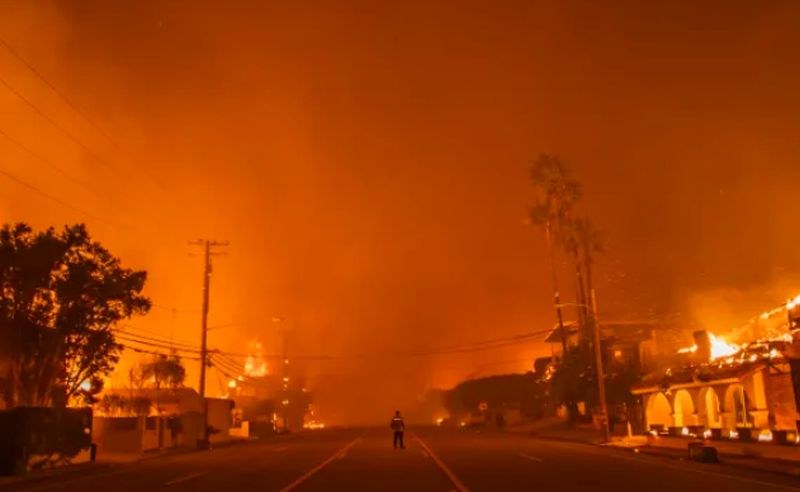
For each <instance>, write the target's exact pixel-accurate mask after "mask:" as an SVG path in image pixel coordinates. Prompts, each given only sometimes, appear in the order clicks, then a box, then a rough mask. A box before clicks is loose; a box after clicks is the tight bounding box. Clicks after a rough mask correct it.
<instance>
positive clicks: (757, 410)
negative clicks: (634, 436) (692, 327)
mask: <svg viewBox="0 0 800 492" xmlns="http://www.w3.org/2000/svg"><path fill="white" fill-rule="evenodd" d="M694 337H695V345H694V346H693V347H692V349H691V350H690V351H687V352H688V353H687V354H686V355H685V357H684V364H681V365H679V366H677V367H671V368H663V369H661V370H659V371H656V372H653V373H651V374H649V375H647V376H645V378H644V379H643V381H642V382H641V384H639V385H638V386H636V387H634V388H633V390H632V392H633V393H634V394H635V395H638V396H639V397H641V399H642V406H643V408H644V413H645V421H646V425H647V427H648V428H649V430H650V431H651V432H658V433H670V434H673V435H680V434H683V435H701V434H705V435H707V436H708V435H715V434H716V435H721V436H726V437H736V436H738V435H739V434H741V433H746V434H747V435H753V436H755V435H757V434H759V433H761V432H764V431H770V432H772V431H795V430H797V422H798V412H797V408H798V402H797V391H796V388H797V378H796V376H797V370H796V365H797V364H796V363H797V360H798V358H797V357H796V355H800V354H796V346H797V345H796V342H794V341H793V340H792V339H791V337H784V338H781V339H774V340H765V341H759V342H752V343H748V344H746V345H743V346H742V347H741V348H737V349H736V351H735V352H734V353H730V354H728V355H725V356H721V357H720V356H717V357H714V356H713V354H712V352H711V345H712V340H711V338H710V335H709V334H708V333H707V332H705V331H698V332H695V334H694ZM711 337H713V335H711ZM793 368H795V370H794V371H793Z"/></svg>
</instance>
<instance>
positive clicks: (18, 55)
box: [0, 38, 120, 149]
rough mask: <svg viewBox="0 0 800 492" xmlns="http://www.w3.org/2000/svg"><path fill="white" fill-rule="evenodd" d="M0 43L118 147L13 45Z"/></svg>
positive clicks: (114, 144) (115, 145) (0, 39)
mask: <svg viewBox="0 0 800 492" xmlns="http://www.w3.org/2000/svg"><path fill="white" fill-rule="evenodd" d="M0 44H1V45H3V47H4V48H5V49H6V50H7V51H8V52H9V53H11V54H12V55H13V56H14V58H16V59H17V60H19V61H20V63H22V64H23V65H25V66H26V67H27V68H28V70H30V71H31V72H32V73H33V74H34V75H36V77H38V78H39V80H41V81H42V82H44V84H45V85H46V86H47V87H49V88H50V90H51V91H53V93H55V94H56V95H57V96H58V97H60V98H61V100H62V101H64V103H66V105H67V106H69V107H70V108H72V110H73V111H75V112H76V113H78V114H79V115H80V116H81V118H83V119H84V120H85V121H86V122H87V123H89V125H91V126H92V128H94V129H95V130H96V131H97V133H99V134H100V135H102V136H103V137H105V139H106V140H108V141H109V143H111V145H113V146H114V147H116V148H117V149H119V148H120V147H119V145H117V143H116V142H115V141H114V139H112V138H111V136H110V135H108V133H106V132H105V131H104V130H103V129H102V128H101V127H100V126H99V125H97V124H96V123H95V122H94V121H92V119H91V118H89V116H88V115H87V114H86V112H85V111H83V110H82V109H81V108H80V107H78V105H77V104H75V103H74V102H72V100H71V99H70V98H69V97H67V95H66V94H65V93H64V92H62V91H61V90H59V89H58V88H57V87H56V86H55V84H53V83H52V82H50V81H49V80H48V79H47V77H45V76H44V75H43V74H42V73H41V72H40V71H39V70H38V69H37V68H36V67H34V66H33V65H32V64H31V63H30V62H28V60H26V59H25V58H23V57H22V55H20V54H19V52H18V51H17V50H15V49H14V48H13V47H12V46H11V45H10V44H8V43H7V42H6V41H5V40H4V39H3V38H0Z"/></svg>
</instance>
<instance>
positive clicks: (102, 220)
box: [0, 169, 124, 229]
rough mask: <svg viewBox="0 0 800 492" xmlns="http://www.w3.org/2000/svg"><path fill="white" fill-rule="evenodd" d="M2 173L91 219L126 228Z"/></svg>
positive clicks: (0, 171) (13, 176)
mask: <svg viewBox="0 0 800 492" xmlns="http://www.w3.org/2000/svg"><path fill="white" fill-rule="evenodd" d="M0 174H2V175H3V176H5V177H6V178H8V179H10V180H11V181H14V182H15V183H17V184H18V185H20V186H23V187H25V188H28V189H29V190H31V191H33V192H35V193H37V194H39V195H41V196H43V197H45V198H47V199H48V200H51V201H53V202H55V203H57V204H59V205H61V206H62V207H67V208H69V209H71V210H73V211H75V212H78V213H79V214H81V215H85V216H86V217H89V218H90V219H94V220H97V221H99V222H103V223H104V224H106V225H109V226H112V227H115V228H118V229H123V228H124V227H123V226H122V225H120V224H116V223H114V222H111V221H108V220H106V219H103V218H102V217H98V216H97V215H94V214H92V213H90V212H87V211H86V210H83V209H82V208H80V207H76V206H75V205H72V204H71V203H68V202H65V201H64V200H62V199H60V198H58V197H56V196H54V195H51V194H50V193H47V192H46V191H44V190H42V189H41V188H38V187H36V186H34V185H32V184H30V183H28V182H26V181H23V180H21V179H20V178H18V177H17V176H15V175H14V174H11V173H10V172H8V171H5V170H3V169H0Z"/></svg>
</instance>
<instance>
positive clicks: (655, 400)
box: [645, 393, 672, 428]
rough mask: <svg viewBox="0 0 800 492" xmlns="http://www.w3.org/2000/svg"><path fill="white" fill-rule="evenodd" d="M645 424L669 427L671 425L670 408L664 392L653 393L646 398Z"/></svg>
mask: <svg viewBox="0 0 800 492" xmlns="http://www.w3.org/2000/svg"><path fill="white" fill-rule="evenodd" d="M645 414H646V415H647V425H648V426H649V427H653V426H663V427H665V428H666V427H670V426H671V425H672V408H671V407H670V405H669V400H667V397H666V396H665V395H664V393H653V394H652V395H650V397H649V398H648V399H647V408H646V410H645Z"/></svg>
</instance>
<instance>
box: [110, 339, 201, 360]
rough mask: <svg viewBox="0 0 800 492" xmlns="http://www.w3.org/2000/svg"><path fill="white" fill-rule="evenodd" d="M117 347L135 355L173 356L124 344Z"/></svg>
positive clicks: (184, 357) (198, 358) (186, 357)
mask: <svg viewBox="0 0 800 492" xmlns="http://www.w3.org/2000/svg"><path fill="white" fill-rule="evenodd" d="M119 346H120V347H122V348H123V349H125V350H130V351H132V352H136V353H139V354H150V355H162V356H165V357H169V356H170V355H173V354H170V353H164V352H157V351H153V350H147V349H142V348H139V347H134V346H131V345H127V344H124V343H120V344H119ZM181 359H187V360H200V357H189V356H181Z"/></svg>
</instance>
